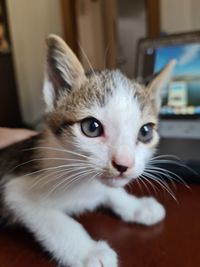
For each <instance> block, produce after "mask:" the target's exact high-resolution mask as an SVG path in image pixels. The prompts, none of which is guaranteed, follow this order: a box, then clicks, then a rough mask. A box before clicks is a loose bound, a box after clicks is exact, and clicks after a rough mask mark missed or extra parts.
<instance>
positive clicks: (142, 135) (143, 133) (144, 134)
mask: <svg viewBox="0 0 200 267" xmlns="http://www.w3.org/2000/svg"><path fill="white" fill-rule="evenodd" d="M153 127H154V124H153V123H147V124H144V125H143V126H142V127H141V128H140V131H139V133H138V140H139V141H141V142H142V143H148V142H150V141H151V140H152V138H153Z"/></svg>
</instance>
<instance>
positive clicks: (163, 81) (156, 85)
mask: <svg viewBox="0 0 200 267" xmlns="http://www.w3.org/2000/svg"><path fill="white" fill-rule="evenodd" d="M175 65H176V60H175V59H173V60H171V61H170V62H169V63H168V64H167V65H166V66H165V67H164V68H163V69H162V70H161V71H160V72H159V73H158V74H157V75H156V76H154V78H153V80H152V81H150V82H149V83H148V85H147V90H148V97H149V100H154V101H155V105H156V108H157V109H159V108H160V104H161V99H162V90H163V89H164V88H165V87H166V86H167V84H168V83H169V82H170V78H171V76H172V72H173V69H174V67H175Z"/></svg>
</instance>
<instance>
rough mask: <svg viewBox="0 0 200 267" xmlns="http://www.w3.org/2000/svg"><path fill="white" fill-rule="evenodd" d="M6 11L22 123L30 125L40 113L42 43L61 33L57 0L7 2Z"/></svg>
mask: <svg viewBox="0 0 200 267" xmlns="http://www.w3.org/2000/svg"><path fill="white" fill-rule="evenodd" d="M7 9H8V16H9V26H10V33H11V40H12V45H13V53H14V62H15V68H16V78H17V84H18V94H19V98H20V104H21V110H22V115H23V120H24V122H25V123H27V124H30V125H33V124H35V123H37V121H38V120H40V118H41V114H42V112H43V100H42V86H43V73H44V68H43V67H44V58H45V53H44V52H45V49H44V48H45V45H44V44H45V42H44V40H45V38H46V36H47V35H48V34H49V33H57V34H59V35H61V36H62V32H63V31H62V24H61V15H60V6H59V1H55V0H41V1H27V0H17V1H16V0H7Z"/></svg>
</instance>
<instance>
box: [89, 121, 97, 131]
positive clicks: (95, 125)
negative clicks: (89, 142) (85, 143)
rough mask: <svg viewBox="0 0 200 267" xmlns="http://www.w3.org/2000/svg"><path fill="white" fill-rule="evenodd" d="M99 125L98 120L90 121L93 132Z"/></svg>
mask: <svg viewBox="0 0 200 267" xmlns="http://www.w3.org/2000/svg"><path fill="white" fill-rule="evenodd" d="M98 127H99V125H98V123H97V122H96V121H92V122H91V123H90V127H89V129H90V131H91V132H95V131H96V129H97V128H98Z"/></svg>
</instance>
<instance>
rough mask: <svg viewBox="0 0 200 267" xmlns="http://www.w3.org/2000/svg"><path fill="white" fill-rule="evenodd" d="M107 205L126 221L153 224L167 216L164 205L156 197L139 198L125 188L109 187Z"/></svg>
mask: <svg viewBox="0 0 200 267" xmlns="http://www.w3.org/2000/svg"><path fill="white" fill-rule="evenodd" d="M107 205H108V206H109V207H110V208H111V209H112V210H113V211H114V212H115V213H116V214H117V215H119V216H120V217H121V218H122V220H124V221H126V222H136V223H141V224H145V225H152V224H155V223H158V222H159V221H161V220H163V219H164V217H165V209H164V207H163V206H162V205H161V204H160V203H159V202H158V201H157V200H156V199H155V198H153V197H141V198H137V197H135V196H132V195H130V194H128V193H127V192H126V191H125V190H124V189H123V188H109V189H108V202H107Z"/></svg>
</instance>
